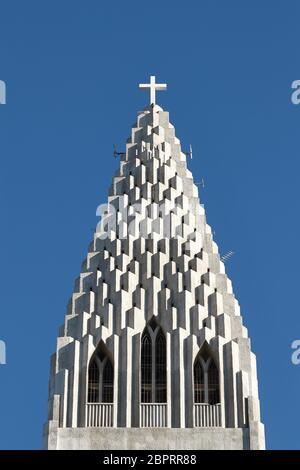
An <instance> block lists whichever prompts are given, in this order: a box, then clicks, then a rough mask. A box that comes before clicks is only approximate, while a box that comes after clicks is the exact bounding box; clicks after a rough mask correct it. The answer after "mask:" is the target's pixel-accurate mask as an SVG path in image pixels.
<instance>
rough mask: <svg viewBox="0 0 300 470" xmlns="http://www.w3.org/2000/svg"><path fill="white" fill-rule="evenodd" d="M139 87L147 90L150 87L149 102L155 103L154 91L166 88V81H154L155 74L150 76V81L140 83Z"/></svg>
mask: <svg viewBox="0 0 300 470" xmlns="http://www.w3.org/2000/svg"><path fill="white" fill-rule="evenodd" d="M139 88H141V89H143V90H147V89H148V88H150V104H155V94H156V91H159V90H166V89H167V84H166V83H155V75H151V76H150V83H140V84H139Z"/></svg>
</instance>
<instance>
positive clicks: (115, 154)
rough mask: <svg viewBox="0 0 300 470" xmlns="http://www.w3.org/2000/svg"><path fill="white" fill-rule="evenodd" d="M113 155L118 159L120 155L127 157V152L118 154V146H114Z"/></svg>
mask: <svg viewBox="0 0 300 470" xmlns="http://www.w3.org/2000/svg"><path fill="white" fill-rule="evenodd" d="M113 155H114V157H115V158H116V157H118V156H120V155H126V153H125V152H118V151H117V146H116V144H114V154H113Z"/></svg>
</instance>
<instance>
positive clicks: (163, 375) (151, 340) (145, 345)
mask: <svg viewBox="0 0 300 470" xmlns="http://www.w3.org/2000/svg"><path fill="white" fill-rule="evenodd" d="M166 401H167V371H166V338H165V335H164V333H163V331H162V329H161V328H160V327H159V326H158V325H157V323H156V321H155V320H154V319H152V320H151V321H150V322H149V323H148V325H147V326H146V328H145V330H144V333H143V335H142V348H141V402H142V403H166Z"/></svg>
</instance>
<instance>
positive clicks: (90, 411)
mask: <svg viewBox="0 0 300 470" xmlns="http://www.w3.org/2000/svg"><path fill="white" fill-rule="evenodd" d="M86 426H87V427H95V428H108V427H112V426H113V403H87V404H86Z"/></svg>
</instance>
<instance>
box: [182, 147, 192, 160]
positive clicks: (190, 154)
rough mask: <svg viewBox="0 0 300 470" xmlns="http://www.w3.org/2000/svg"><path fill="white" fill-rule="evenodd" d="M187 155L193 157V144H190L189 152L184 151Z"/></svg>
mask: <svg viewBox="0 0 300 470" xmlns="http://www.w3.org/2000/svg"><path fill="white" fill-rule="evenodd" d="M183 153H184V154H185V155H186V156H187V157H191V159H192V158H193V147H192V144H190V150H189V151H188V152H183Z"/></svg>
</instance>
